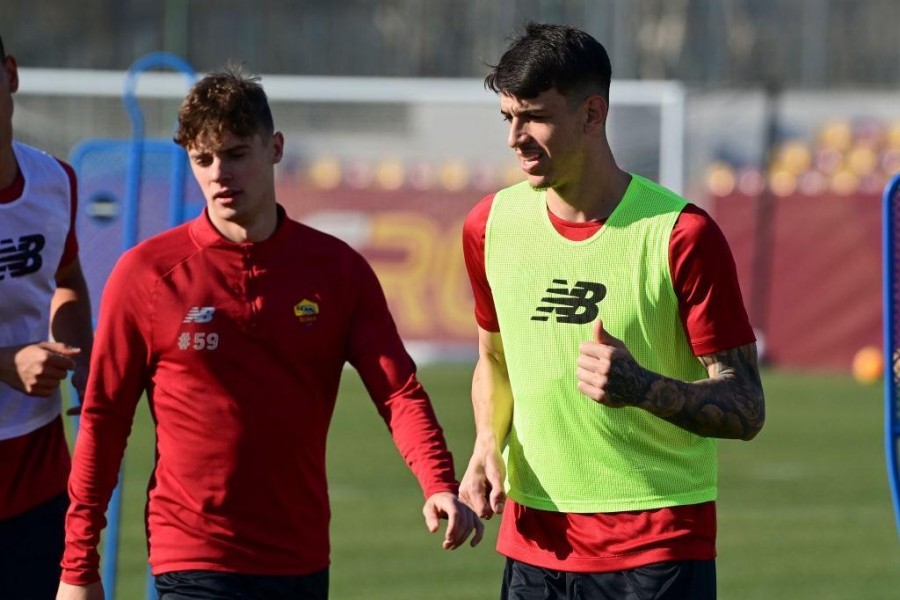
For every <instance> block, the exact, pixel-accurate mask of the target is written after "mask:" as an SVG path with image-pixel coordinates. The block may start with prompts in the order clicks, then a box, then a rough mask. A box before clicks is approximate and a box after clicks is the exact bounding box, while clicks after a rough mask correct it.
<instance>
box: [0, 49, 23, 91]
mask: <svg viewBox="0 0 900 600" xmlns="http://www.w3.org/2000/svg"><path fill="white" fill-rule="evenodd" d="M2 60H3V70H4V71H6V77H7V79H8V80H9V93H10V94H14V93H16V92H17V91H18V90H19V67H18V65H16V57H15V56H13V55H12V54H7V55H6V56H4V57H3V59H2Z"/></svg>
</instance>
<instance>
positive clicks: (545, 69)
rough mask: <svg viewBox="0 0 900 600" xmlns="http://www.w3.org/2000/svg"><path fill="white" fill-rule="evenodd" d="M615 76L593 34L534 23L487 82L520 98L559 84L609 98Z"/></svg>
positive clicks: (563, 90)
mask: <svg viewBox="0 0 900 600" xmlns="http://www.w3.org/2000/svg"><path fill="white" fill-rule="evenodd" d="M611 79H612V66H611V65H610V62H609V55H608V54H607V53H606V48H604V47H603V45H602V44H601V43H600V42H598V41H597V40H596V39H594V38H593V37H592V36H591V35H589V34H587V33H585V32H584V31H581V30H580V29H576V28H575V27H569V26H567V25H550V24H543V23H528V24H527V25H526V26H525V30H524V31H519V32H518V33H517V34H515V35H514V37H513V38H512V41H511V42H510V44H509V46H508V47H507V49H506V52H504V53H503V56H501V57H500V62H499V63H497V64H496V65H494V66H492V70H491V72H490V73H489V74H488V75H487V77H485V78H484V86H485V87H486V88H487V89H489V90H492V91H494V92H495V93H497V94H509V95H512V96H515V97H517V98H526V99H527V98H534V97H536V96H538V95H539V94H541V93H542V92H545V91H547V90H549V89H551V88H556V90H557V91H559V93H560V94H562V95H564V96H568V97H572V99H573V100H582V99H583V97H586V96H587V95H590V94H601V95H603V97H604V98H606V99H607V100H608V99H609V83H610V80H611ZM573 96H581V97H578V98H574V97H573Z"/></svg>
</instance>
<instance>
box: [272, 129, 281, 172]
mask: <svg viewBox="0 0 900 600" xmlns="http://www.w3.org/2000/svg"><path fill="white" fill-rule="evenodd" d="M271 143H272V164H273V165H277V164H278V163H280V162H281V159H282V158H283V157H284V135H283V134H282V133H281V132H280V131H276V132H275V133H273V134H272V142H271Z"/></svg>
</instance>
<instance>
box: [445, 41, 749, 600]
mask: <svg viewBox="0 0 900 600" xmlns="http://www.w3.org/2000/svg"><path fill="white" fill-rule="evenodd" d="M610 78H611V69H610V62H609V57H608V56H607V54H606V50H605V49H604V48H603V46H602V45H601V44H599V43H598V42H597V41H596V40H595V39H594V38H592V37H591V36H589V35H588V34H586V33H584V32H582V31H579V30H577V29H575V28H571V27H563V26H556V25H539V24H531V25H529V26H528V27H527V28H526V30H525V31H524V32H522V33H521V34H520V35H518V36H517V37H516V38H515V39H514V40H513V41H512V42H511V44H510V46H509V47H508V49H507V51H506V52H505V53H504V54H503V56H502V58H501V59H500V62H499V64H498V65H497V66H496V67H494V69H493V71H492V72H491V73H490V74H489V75H488V76H487V78H486V80H485V83H486V86H487V87H489V88H490V89H492V90H494V91H495V92H497V93H498V94H499V95H500V111H501V113H502V114H503V116H504V117H505V118H506V120H507V121H508V123H509V137H508V139H507V144H508V145H509V147H510V148H512V149H513V150H514V151H515V153H516V155H517V156H518V158H519V162H520V166H521V168H522V170H523V171H524V172H525V175H526V178H527V181H526V182H523V183H521V184H519V185H517V186H513V187H511V188H507V189H505V190H501V191H500V192H497V193H496V194H493V195H491V196H488V197H486V198H485V199H484V200H482V201H481V202H480V203H479V204H478V205H477V206H475V207H474V209H473V210H472V211H471V212H470V214H469V216H468V218H467V220H466V222H465V226H464V235H463V244H464V251H465V258H466V265H467V268H468V271H469V276H470V279H471V283H472V288H473V290H474V293H475V299H476V309H475V316H476V320H477V322H478V326H479V360H478V363H477V365H476V368H475V374H474V377H473V383H472V398H473V405H474V412H475V422H476V429H477V435H476V443H475V449H474V452H473V455H472V458H471V460H470V462H469V465H468V468H467V470H466V474H465V476H464V477H463V481H462V484H461V486H460V497H461V498H463V500H464V501H466V502H467V503H468V504H469V505H470V506H472V508H473V509H474V510H475V512H476V513H477V514H478V515H479V516H481V517H483V518H490V517H491V516H492V515H493V514H495V513H501V512H502V513H503V518H502V522H501V525H500V532H499V539H498V544H497V548H498V550H499V551H500V552H501V553H502V554H504V555H505V556H506V557H507V563H506V569H505V573H504V578H503V585H502V592H501V594H502V596H501V597H502V598H504V599H516V600H526V599H528V600H530V599H538V598H540V599H569V600H573V599H593V598H616V599H617V600H638V599H642V598H655V599H657V600H673V599H679V600H682V599H683V600H706V599H711V598H714V597H715V595H716V581H715V562H714V559H715V536H716V515H715V504H714V500H715V497H716V454H715V441H714V439H713V438H737V439H744V440H749V439H751V438H753V437H754V436H755V435H756V434H757V433H758V432H759V430H760V428H761V427H762V425H763V420H764V400H763V391H762V387H761V384H760V379H759V373H758V366H757V357H756V348H755V339H754V335H753V331H752V329H751V327H750V325H749V322H748V319H747V315H746V313H745V310H744V307H743V303H742V299H741V295H740V290H739V287H738V282H737V277H736V275H735V268H734V264H733V260H732V258H731V253H730V250H729V248H728V245H727V243H726V241H725V240H724V238H723V236H722V234H721V232H720V230H719V229H718V227H716V225H715V224H714V223H713V221H712V220H711V219H710V218H709V216H708V215H707V214H706V213H705V212H704V211H702V210H701V209H699V208H698V207H696V206H693V205H691V204H689V203H687V202H686V201H685V200H684V199H682V198H680V197H679V196H677V195H676V194H674V193H673V192H671V191H670V190H667V189H665V188H663V187H661V186H659V185H656V184H654V183H652V182H650V181H648V180H647V179H644V178H642V177H640V176H638V175H636V174H632V173H628V172H625V171H623V170H621V169H620V168H619V167H618V166H617V164H616V162H615V159H614V157H613V154H612V151H611V149H610V146H609V143H608V141H607V137H606V119H607V116H608V114H609V85H610ZM504 452H505V455H504V454H503V453H504Z"/></svg>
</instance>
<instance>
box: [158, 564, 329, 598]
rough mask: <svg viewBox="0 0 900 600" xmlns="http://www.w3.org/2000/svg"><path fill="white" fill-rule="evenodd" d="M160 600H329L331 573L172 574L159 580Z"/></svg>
mask: <svg viewBox="0 0 900 600" xmlns="http://www.w3.org/2000/svg"><path fill="white" fill-rule="evenodd" d="M156 593H157V595H158V596H159V600H327V598H328V569H323V570H322V571H318V572H317V573H310V574H309V575H244V574H243V573H220V572H218V571H172V572H170V573H162V574H160V575H157V576H156Z"/></svg>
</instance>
